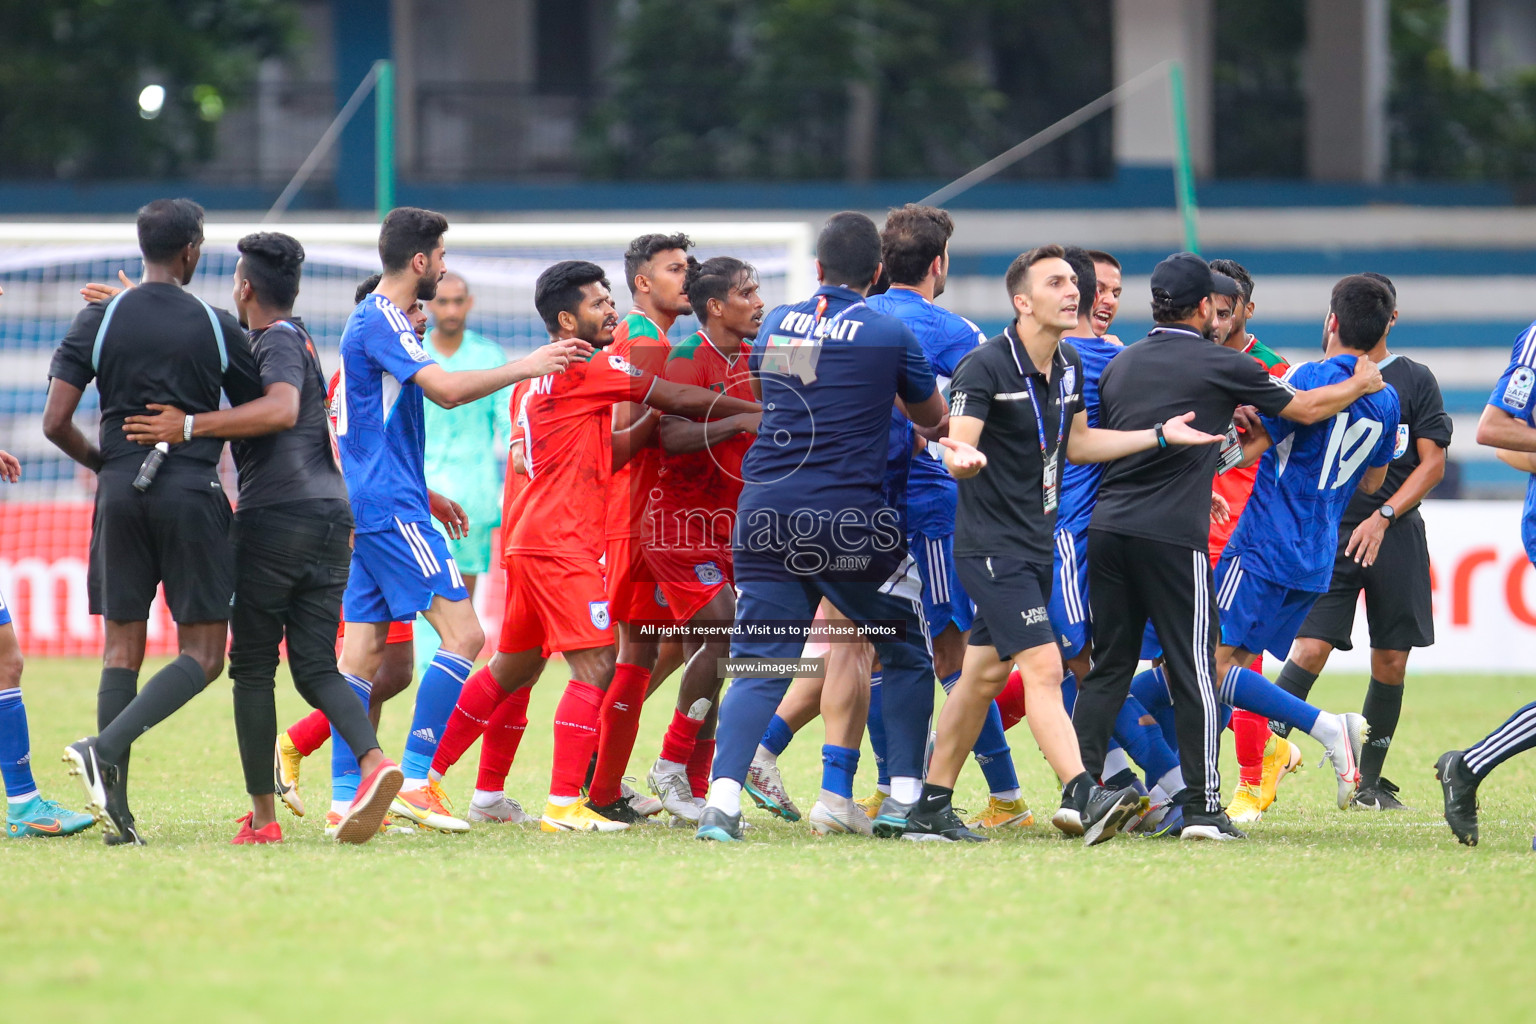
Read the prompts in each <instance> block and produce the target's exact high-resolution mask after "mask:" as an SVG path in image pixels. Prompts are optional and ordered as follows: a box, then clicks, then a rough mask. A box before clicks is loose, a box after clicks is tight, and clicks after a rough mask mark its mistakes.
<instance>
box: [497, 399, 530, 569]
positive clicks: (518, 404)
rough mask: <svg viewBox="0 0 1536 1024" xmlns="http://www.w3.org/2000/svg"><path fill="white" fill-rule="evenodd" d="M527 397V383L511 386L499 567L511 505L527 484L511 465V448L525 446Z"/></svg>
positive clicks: (508, 538)
mask: <svg viewBox="0 0 1536 1024" xmlns="http://www.w3.org/2000/svg"><path fill="white" fill-rule="evenodd" d="M527 395H528V381H526V380H520V381H518V382H517V383H516V384H514V385H513V386H512V397H511V398H510V399H508V405H509V406H510V408H511V411H512V417H511V418H512V434H511V436H510V437H509V438H508V439H507V441H508V446H509V447H508V449H507V476H506V482H505V483H503V484H502V488H501V565H502V568H506V565H507V544H508V543H509V542H510V541H511V539H512V503H513V502H515V501H516V500H517V496H518V495H519V494H521V493H522V492H523V487H524V485H526V484H527V483H528V477H527V475H526V474H523V473H519V472H518V471H517V469H516V468H515V467H514V466H513V465H512V452H513V451H514V450H515V449H514V448H513V447H512V446H514V445H516V444H517V443H518V442H523V443H524V444H525V446H526V442H527V438H526V436H525V435H524V433H523V403H524V400H525V399H526V397H527Z"/></svg>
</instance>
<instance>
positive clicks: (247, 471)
mask: <svg viewBox="0 0 1536 1024" xmlns="http://www.w3.org/2000/svg"><path fill="white" fill-rule="evenodd" d="M235 248H236V249H237V250H238V251H239V253H240V259H239V261H238V262H237V263H236V264H235V278H234V304H235V310H236V312H238V313H239V315H240V320H241V322H242V323H243V324H245V325H246V327H247V328H249V329H250V332H251V351H252V353H253V354H254V356H255V359H256V365H257V369H258V371H259V373H260V375H261V385H262V388H263V394H262V397H260V398H258V399H256V400H255V401H252V402H248V403H246V404H245V405H240V406H236V407H235V408H232V409H222V410H219V411H217V412H209V413H203V414H201V415H196V416H193V415H188V414H187V413H185V412H184V411H183V410H182V409H180V408H178V407H175V406H168V405H152V406H151V407H150V408H151V410H152V411H153V412H154V415H144V416H130V417H128V420H127V423H126V425H125V428H124V429H125V430H126V431H127V433H128V436H129V437H130V438H132V439H133V440H135V441H138V442H139V443H140V444H144V445H153V444H155V443H157V442H169V443H171V444H180V443H185V442H186V441H188V440H191V439H196V438H203V437H218V438H228V439H230V440H232V441H233V442H234V444H233V445H232V448H233V451H234V456H235V468H236V470H237V471H238V472H239V474H240V503H239V504H240V508H239V511H238V512H237V513H236V514H235V530H234V535H235V567H236V571H235V607H234V615H233V618H232V619H231V622H230V628H231V632H232V634H233V642H232V643H231V645H230V649H229V675H230V678H231V680H233V682H234V699H235V735H236V736H237V738H238V739H239V743H240V763H241V766H242V768H243V769H244V772H245V788H246V792H247V793H249V794H250V796H251V814H250V815H248V816H247V817H245V818H244V819H242V822H241V827H240V831H239V833H238V834H237V835H236V836H235V839H234V843H235V844H236V845H243V844H257V843H270V842H280V841H281V840H282V836H283V832H282V828H281V827H280V826H279V825H278V824H277V819H276V798H275V795H274V782H273V773H272V749H273V747H274V746H276V744H277V707H276V704H275V701H274V682H275V679H276V675H277V663H278V647H279V645H280V644H281V643H282V642H283V641H284V640H286V641H287V643H288V668H289V672H290V673H291V674H292V676H293V682H294V686H295V687H297V689H298V691H299V693H300V694H301V695H302V696H303V697H304V699H305V700H306V701H308V702H309V703H310V705H311V706H313V707H317V708H319V709H320V710H321V711H323V712H325V715H326V717H327V718H329V719H330V720H331V722H332V723H333V724H334V725H335V727H336V730H337V731H338V732H339V733H340V734H341V736H342V738H343V739H345V740H346V741H347V745H348V746H349V747H350V748H351V749H352V750H354V751H356V752H357V753H358V763H359V766H360V767H361V769H362V776H363V782H362V783H361V785H359V787H358V792H357V797H356V799H355V800H354V801H353V803H352V806H351V808H350V809H349V810H348V812H347V813H346V814H345V815H344V816H343V817H342V820H341V822H340V823H339V824H338V826H337V828H336V833H335V834H336V838H337V839H338V840H340V841H341V842H352V843H365V842H367V841H368V840H369V839H371V838H372V837H373V836H374V835H376V834H377V833H378V830H379V825H380V824H381V823H382V822H383V820H384V815H385V813H386V812H387V811H388V810H389V805H390V801H391V800H393V799H394V796H395V794H396V793H397V792H398V791H399V789H400V783H401V782H402V781H404V776H403V775H401V772H400V768H399V766H398V765H396V764H395V763H394V762H393V761H390V760H389V759H387V758H385V757H384V755H383V753H382V752H381V751H380V750H379V740H378V736H377V734H376V733H375V731H374V728H373V725H372V723H370V722H369V720H368V707H367V705H366V704H364V703H363V702H362V701H360V700H358V698H357V695H356V694H355V693H354V692H353V691H352V688H351V687H350V686H348V685H347V681H346V680H345V679H343V678H342V675H341V673H340V672H339V671H338V670H337V668H336V627H337V624H338V623H339V622H340V618H341V598H342V594H343V593H345V592H346V589H347V572H348V568H349V566H350V564H351V559H352V543H351V539H352V509H351V506H350V504H349V503H348V501H347V485H346V481H345V480H343V479H342V475H341V467H340V465H339V464H338V462H337V459H336V455H335V449H334V448H333V446H332V442H331V432H330V424H329V422H328V421H327V418H326V408H325V395H326V381H325V375H324V372H323V371H322V370H321V367H320V358H319V355H318V354H317V353H316V352H315V347H314V343H313V342H312V341H311V340H310V337H309V332H308V331H306V330H305V328H304V325H303V323H302V322H301V321H300V320H299V319H298V318H297V317H294V316H293V303H294V299H295V298H296V297H297V296H298V293H299V280H300V277H301V275H302V272H303V265H304V247H303V246H302V245H300V244H299V242H298V240H297V239H295V238H293V237H291V236H289V235H284V234H279V233H276V232H258V233H256V234H252V235H246V236H245V237H244V238H242V239H240V241H239V243H237V245H236V247H235Z"/></svg>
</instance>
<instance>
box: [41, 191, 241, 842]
mask: <svg viewBox="0 0 1536 1024" xmlns="http://www.w3.org/2000/svg"><path fill="white" fill-rule="evenodd" d="M138 234H139V250H140V252H141V253H142V254H143V256H144V276H143V279H142V280H141V282H140V283H139V285H138V286H137V287H134V288H130V289H127V290H125V291H123V292H121V293H119V294H118V295H116V296H115V297H114V298H113V299H112V300H111V301H110V302H93V303H91V304H90V305H88V306H87V307H86V308H85V309H84V310H82V311H81V312H80V313H79V314H78V315H77V316H76V317H75V319H74V322H73V323H72V324H71V325H70V329H69V333H68V334H66V335H65V337H64V340H63V341H62V342H61V343H60V344H59V347H58V350H57V351H56V352H55V353H54V356H53V362H52V363H51V364H50V366H49V371H48V373H49V378H50V380H49V386H48V401H47V405H46V406H45V408H44V410H43V433H44V434H45V435H46V436H47V437H48V439H49V440H50V441H52V442H53V443H54V444H55V445H56V446H58V448H59V449H60V450H62V451H63V452H64V453H65V454H66V455H68V456H69V457H70V458H72V459H74V460H75V461H76V462H78V463H80V464H81V465H83V466H85V467H86V468H87V469H89V470H91V471H92V472H94V473H96V475H97V485H96V514H95V518H94V520H93V522H92V529H91V566H90V584H91V585H90V596H91V602H90V603H91V612H92V613H93V614H98V615H101V616H102V617H103V619H104V622H105V630H106V640H105V645H104V650H103V656H102V661H103V666H104V667H103V669H102V673H101V688H100V691H99V692H98V694H97V700H96V722H97V726H98V727H99V728H100V729H101V732H100V734H99V735H98V736H95V737H89V738H87V739H84V740H81V741H80V742H78V743H75V744H72V745H71V746H70V747H69V748H68V750H67V751H66V755H65V756H66V760H67V761H68V762H69V763H70V765H71V768H70V771H71V773H72V774H75V775H77V776H78V777H79V778H80V781H81V783H82V785H83V786H84V787H85V791H86V802H87V805H88V806H87V808H86V810H87V811H88V812H89V813H91V814H93V815H95V816H96V819H97V820H98V821H100V822H101V823H102V826H103V829H104V831H105V832H106V838H107V841H108V842H110V843H114V844H116V843H127V844H139V843H142V842H143V840H142V839H140V838H139V834H138V830H137V828H136V827H135V825H134V820H133V813H132V812H131V811H130V810H129V808H128V799H127V770H128V753H129V747H130V745H131V744H132V743H133V741H134V740H135V739H137V738H138V737H139V735H141V734H142V733H143V732H144V731H145V730H147V729H149V728H151V727H153V726H154V725H156V724H158V723H159V722H161V721H163V720H165V719H166V718H167V717H169V716H170V715H171V714H173V713H174V712H175V711H176V710H177V709H179V708H181V707H182V706H183V705H185V704H186V703H187V702H188V701H190V700H191V699H192V698H193V697H195V696H197V695H198V694H199V693H201V692H202V690H203V688H204V687H206V686H207V685H208V684H209V683H210V682H212V681H213V680H214V679H217V678H218V676H219V673H220V672H222V671H223V670H224V645H225V640H226V638H227V635H228V621H229V614H230V602H231V600H232V599H233V597H234V588H235V565H234V548H233V545H231V543H230V538H229V526H230V507H229V499H228V498H227V497H225V495H224V489H223V486H222V485H221V484H220V482H219V475H218V460H219V455H220V453H221V452H222V451H223V448H224V443H223V442H222V441H219V440H217V439H214V438H198V439H189V440H188V441H187V442H186V443H185V444H181V445H178V446H176V448H174V449H172V450H170V451H168V452H166V453H165V454H164V455H163V460H164V461H163V462H162V463H161V464H160V467H159V470H158V473H156V474H153V475H152V476H149V477H146V476H143V475H139V474H140V471H141V468H143V467H146V464H147V461H148V459H154V458H155V455H154V454H151V455H150V456H148V457H146V455H145V452H144V449H143V448H142V447H141V446H139V445H138V444H136V443H134V442H133V441H131V440H129V438H128V437H127V435H126V434H125V433H124V432H123V423H124V421H125V420H126V419H127V418H128V417H129V416H132V415H136V414H143V413H144V412H146V411H147V410H148V408H149V406H150V405H151V404H164V405H174V406H176V407H177V408H179V409H184V410H186V411H187V412H189V413H194V414H199V413H207V412H212V411H214V410H215V409H217V408H218V407H219V399H220V395H221V393H222V394H224V395H227V396H228V397H229V400H230V401H231V402H232V403H235V404H239V403H241V402H245V401H249V400H251V399H253V398H255V397H257V396H258V395H259V394H260V391H261V388H260V383H259V379H258V375H257V370H256V366H255V362H254V360H253V358H252V356H251V350H250V345H249V342H248V340H247V339H246V335H245V331H244V330H243V329H242V328H241V327H240V324H239V323H238V322H237V321H236V320H235V318H234V317H232V316H230V315H229V314H228V313H224V312H220V311H215V310H214V309H213V308H212V307H211V306H209V305H208V304H207V303H205V302H203V301H202V300H201V299H199V298H197V297H196V296H194V295H193V294H192V293H191V292H189V291H186V290H185V288H186V286H187V285H188V284H189V283H190V282H191V280H192V274H193V272H194V271H195V270H196V269H197V264H198V261H199V259H200V258H201V256H202V245H203V208H202V207H201V206H199V205H197V204H196V203H194V202H192V201H191V200H190V199H157V200H155V201H154V202H152V203H150V204H148V205H147V206H145V207H144V208H143V209H141V210H140V211H139V216H138ZM93 380H94V381H95V382H96V388H97V390H98V391H99V392H100V393H101V431H100V440H99V443H98V444H92V443H91V442H90V441H88V440H87V439H86V437H85V435H84V434H82V433H81V431H80V429H79V428H78V427H77V426H75V424H74V422H73V416H74V414H75V410H76V409H77V408H78V407H79V404H80V399H81V396H82V394H83V393H84V390H85V387H86V385H87V384H89V383H90V382H91V381H93ZM136 475H138V479H137V481H136ZM162 582H164V584H165V592H166V603H167V604H168V605H169V607H170V611H171V616H172V618H174V619H175V620H176V625H177V649H178V655H177V657H176V658H175V660H173V661H172V662H171V663H170V664H169V665H167V666H165V667H164V668H162V669H161V670H160V671H159V672H157V673H155V675H154V676H153V677H151V678H150V680H149V681H148V682H147V683H145V684H144V689H143V690H142V692H140V691H139V689H138V676H139V666H140V665H141V664H143V661H144V643H145V639H146V636H147V630H148V620H149V609H150V604H151V602H152V601H153V600H154V598H155V592H156V590H157V589H158V588H159V586H160V584H161V583H162Z"/></svg>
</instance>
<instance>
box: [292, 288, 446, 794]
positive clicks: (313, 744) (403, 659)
mask: <svg viewBox="0 0 1536 1024" xmlns="http://www.w3.org/2000/svg"><path fill="white" fill-rule="evenodd" d="M378 284H379V275H378V274H374V275H372V276H371V277H369V278H367V279H366V280H364V281H363V282H362V283H361V284H359V285H358V286H357V291H356V292H354V293H353V296H352V304H353V305H356V304H357V303H359V302H362V301H363V299H365V298H367V297H368V295H369V294H371V293H372V292H373V290H374V289H375V288H377V287H378ZM405 315H406V316H408V317H410V320H411V327H412V329H414V330H415V331H416V336H417V337H418V338H424V337H426V333H427V311H426V308H425V307H423V306H422V304H421V301H420V300H419V299H418V300H417V301H416V302H413V303H411V308H410V309H408V310H406V311H405ZM340 380H341V371H340V370H337V371H336V372H335V373H333V374H331V379H330V384H329V387H328V388H327V390H326V408H327V410H328V411H329V412H330V416H331V426H332V427H333V428H334V427H335V425H336V409H335V397H336V385H337V383H338V382H339V381H340ZM428 497H429V498H430V503H431V510H432V515H433V516H434V517H436V518H437V520H438V521H439V522H441V523H442V524H443V528H444V529H445V530H447V531H448V534H449V536H451V537H452V536H462V535H463V530H464V529H465V527H467V526H468V520H467V519H465V517H464V510H463V509H461V508H460V507H459V506H458V505H457V504H456V503H455V502H453V501H450V500H449V499H447V498H445V497H443V496H442V495H441V494H438V493H436V492H435V491H429V492H428ZM411 626H412V623H410V622H392V623H390V625H389V636H388V639H387V640H386V644H387V646H386V647H385V648H384V661H383V663H382V664H381V665H380V667H379V671H378V674H377V676H376V678H375V679H374V681H373V689H372V691H371V692H370V693H369V695H368V717H369V719H370V720H371V721H372V722H373V726H374V728H375V729H377V728H378V726H379V709H380V708H382V707H383V706H384V702H385V701H386V700H388V699H389V698H391V697H393V696H395V694H397V693H402V692H404V691H405V689H406V688H407V687H409V686H410V685H411V675H412V671H413V666H412V663H413V661H414V654H413V650H412V648H413V645H412V643H411V641H412V630H411ZM345 636H346V616H345V614H343V615H342V622H341V625H340V626H339V627H338V628H337V630H336V639H337V641H338V642H339V641H341V640H342V639H343V638H344V637H345ZM330 738H331V722H330V719H328V718H326V717H325V713H324V712H322V711H320V710H319V709H316V710H314V711H311V712H310V713H309V714H307V715H305V716H304V717H303V718H301V719H299V720H298V721H297V722H295V723H293V725H291V726H289V727H288V728H287V729H286V730H284V731H283V732H281V733H279V734H278V737H277V748H276V750H275V751H274V752H273V758H272V762H273V763H272V774H273V781H274V783H275V784H276V786H277V793H278V795H279V796H280V797H282V800H283V803H284V805H285V806H287V808H288V809H289V810H290V811H292V812H293V813H294V814H295V815H297V816H299V817H301V818H302V817H303V816H304V799H303V797H301V796H300V795H299V770H300V768H301V766H302V765H303V762H304V758H306V757H308V756H309V755H310V754H313V753H314V752H315V751H317V750H319V749H320V748H321V747H322V746H324V745H325V741H326V740H328V739H330ZM331 813H333V814H336V816H337V819H338V820H339V819H340V813H339V812H337V809H336V808H335V807H332V809H331ZM328 817H329V816H328Z"/></svg>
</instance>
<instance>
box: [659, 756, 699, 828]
mask: <svg viewBox="0 0 1536 1024" xmlns="http://www.w3.org/2000/svg"><path fill="white" fill-rule="evenodd" d="M662 763H663V762H662V760H661V758H659V757H658V758H657V759H656V763H655V764H653V765H651V770H650V771H649V772H647V773H646V776H645V780H646V782H648V783H649V784H650V787H651V792H652V793H655V794H656V795H657V796H658V797H660V798H661V806H662V808H663V809H664V810H666V811H667V812H668V813H670V814H672V815H673V816H674V817H678V818H682V819H683V820H684V821H686V822H689V823H690V824H694V825H697V824H698V823H699V815H701V814H702V813H704V812H703V810H702V809H701V808H700V807H699V805H698V804H696V803H694V802H693V787H692V786H691V785H690V784H689V782H688V770H687V769H686V768H684V767H682V766H678V767H676V768H671V769H665V768H663V767H662Z"/></svg>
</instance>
